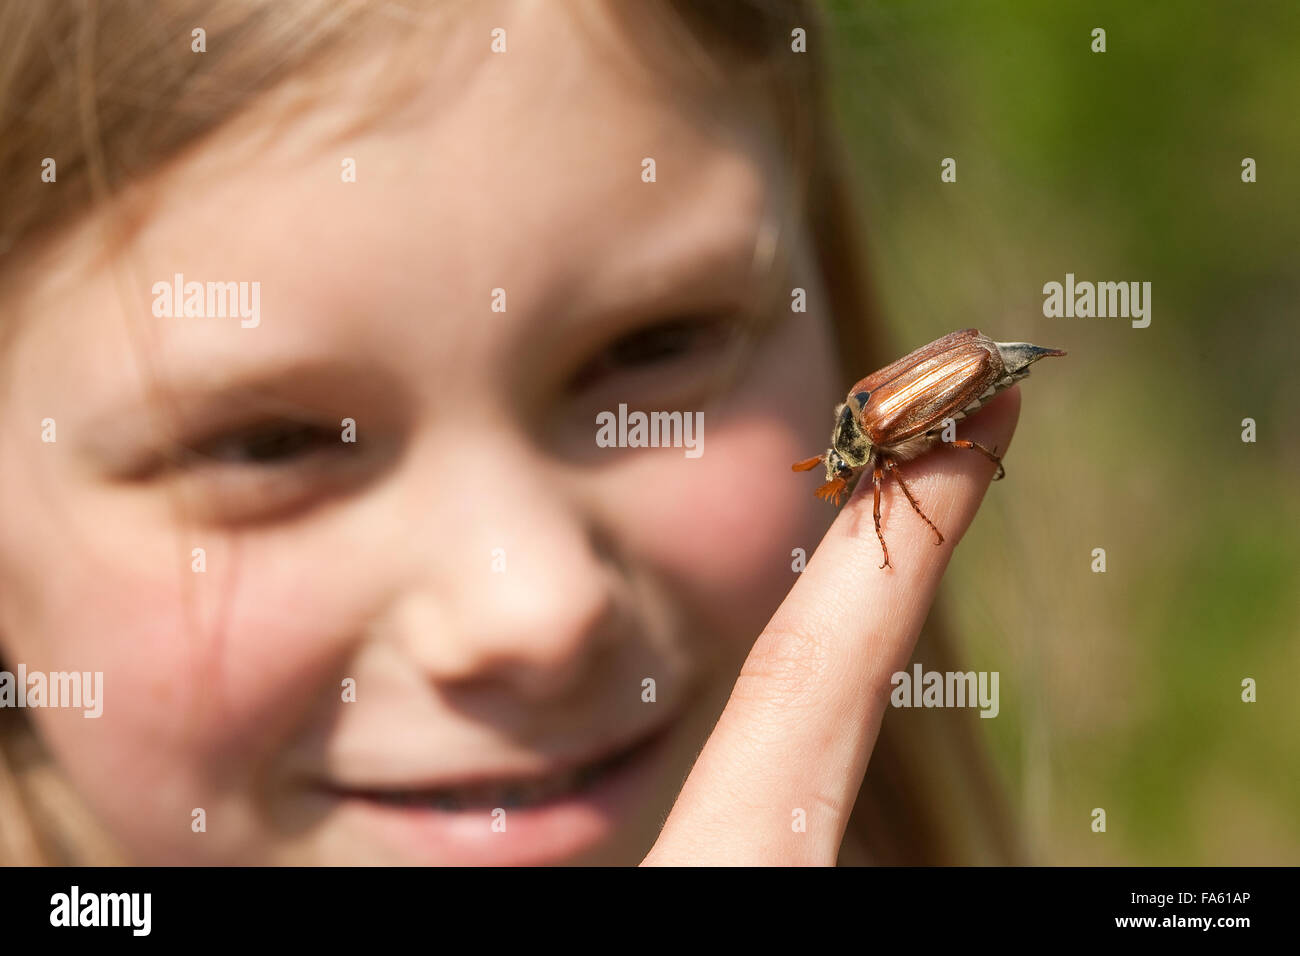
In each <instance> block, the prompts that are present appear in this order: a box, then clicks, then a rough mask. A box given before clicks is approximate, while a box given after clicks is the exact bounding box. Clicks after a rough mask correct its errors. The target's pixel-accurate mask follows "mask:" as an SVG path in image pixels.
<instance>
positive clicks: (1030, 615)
mask: <svg viewBox="0 0 1300 956" xmlns="http://www.w3.org/2000/svg"><path fill="white" fill-rule="evenodd" d="M827 9H828V12H829V20H830V25H831V27H832V28H833V29H832V31H831V36H832V39H833V42H834V43H835V49H834V51H833V53H834V58H833V62H834V63H835V68H834V70H833V74H834V78H835V96H836V101H837V102H836V106H837V110H838V113H839V115H840V118H841V121H842V125H843V128H844V129H845V131H846V135H847V137H848V140H849V145H850V147H851V149H852V152H853V154H854V162H855V163H856V165H857V172H858V180H859V190H860V192H861V195H862V198H863V202H864V206H865V208H866V211H867V214H868V244H869V248H870V251H871V257H872V262H873V265H874V277H873V278H874V281H875V284H876V287H877V292H878V296H879V300H880V305H881V306H882V308H883V311H884V317H885V321H886V324H887V326H888V329H889V334H890V337H891V342H892V349H893V351H894V352H897V353H898V354H901V353H902V352H903V351H906V350H908V349H911V348H914V347H916V346H918V345H921V344H923V343H925V342H927V341H929V340H931V339H933V338H937V337H938V336H939V335H942V334H944V333H946V332H949V331H951V330H953V329H957V328H962V327H965V326H975V327H978V328H980V329H981V330H983V331H985V332H987V333H989V334H990V335H992V336H993V337H994V338H996V339H1001V340H1004V341H1005V340H1028V341H1032V342H1035V343H1038V344H1041V345H1048V346H1052V347H1057V348H1063V349H1066V350H1068V351H1069V353H1070V354H1069V356H1068V357H1067V358H1065V359H1053V360H1051V362H1050V364H1049V363H1043V364H1042V365H1040V366H1038V367H1037V368H1036V369H1035V373H1036V374H1035V375H1034V376H1032V377H1031V378H1030V379H1029V380H1028V381H1027V382H1026V383H1025V384H1024V386H1022V394H1023V397H1024V406H1023V409H1022V412H1021V418H1020V425H1019V429H1018V431H1017V434H1016V439H1015V443H1014V446H1013V448H1012V450H1011V452H1010V454H1009V456H1008V458H1007V479H1006V480H1005V481H1003V482H1001V483H999V484H997V485H994V486H993V487H992V488H991V489H990V492H989V495H988V497H987V498H986V499H985V503H984V506H983V509H982V511H981V514H980V516H979V518H978V519H977V520H976V522H975V525H974V527H973V528H972V530H971V532H970V533H969V534H968V535H967V537H966V540H965V541H964V543H963V544H962V546H961V547H960V548H959V549H958V551H957V554H956V557H955V559H954V561H953V564H952V567H951V569H950V571H949V574H948V579H947V582H946V585H945V596H944V598H943V600H944V601H945V602H946V607H947V609H948V611H949V612H951V614H952V615H953V617H954V620H955V621H956V623H957V624H958V629H959V631H960V633H961V634H962V635H963V638H964V640H965V641H967V642H968V643H967V646H966V656H965V660H966V664H967V666H970V667H973V668H975V669H980V670H997V671H999V672H1000V673H1001V704H1002V710H1001V714H1000V715H999V717H998V718H997V719H995V720H981V721H976V723H978V724H979V725H981V730H982V731H983V733H984V734H985V735H986V737H987V739H988V741H989V744H990V746H991V748H992V750H993V752H994V754H995V756H996V759H997V760H998V762H999V764H1000V766H1001V769H1002V770H1003V772H1004V776H1005V779H1006V781H1007V783H1008V785H1009V788H1010V792H1011V796H1012V799H1013V802H1014V805H1015V808H1016V812H1017V815H1018V819H1019V822H1020V824H1021V828H1022V830H1023V832H1024V833H1025V835H1026V838H1027V845H1028V848H1029V850H1030V852H1031V854H1032V858H1033V859H1034V860H1036V861H1037V862H1043V863H1061V864H1064V863H1075V864H1095V863H1136V864H1188V865H1200V864H1296V863H1300V643H1298V642H1297V641H1296V633H1297V623H1296V622H1297V620H1298V619H1300V493H1298V489H1300V442H1297V441H1296V429H1295V427H1294V426H1295V424H1296V421H1297V418H1296V413H1295V410H1296V408H1297V404H1298V399H1300V384H1298V380H1300V376H1297V369H1298V368H1300V347H1298V346H1297V320H1298V318H1300V306H1298V303H1300V268H1298V265H1300V263H1298V261H1297V257H1298V255H1300V52H1298V51H1300V3H1296V2H1277V3H1261V2H1252V3H1249V4H1242V3H1236V2H1227V0H1216V2H1207V3H1190V2H1189V3H1141V4H1139V3H1132V2H1123V3H1119V2H1086V3H1085V2H1059V0H1053V2H1050V3H1049V2H1016V3H1011V2H996V3H984V2H980V3H974V2H962V0H947V2H933V0H927V2H903V0H896V2H880V0H873V2H870V3H865V2H830V3H828V4H827ZM1096 27H1102V28H1104V29H1105V30H1106V47H1107V49H1106V52H1105V53H1094V52H1092V49H1091V46H1092V35H1091V34H1092V30H1093V29H1094V28H1096ZM945 157H952V158H954V159H956V160H957V181H956V182H955V183H943V182H941V181H940V164H941V161H942V160H943V159H944V158H945ZM1245 157H1251V158H1253V159H1254V160H1255V161H1256V163H1257V173H1256V175H1257V181H1256V182H1254V183H1249V184H1248V183H1243V182H1242V178H1241V174H1242V160H1243V158H1245ZM1067 272H1072V273H1074V274H1075V277H1076V280H1091V281H1149V282H1151V283H1152V293H1151V325H1150V327H1148V328H1145V329H1135V328H1132V327H1131V325H1130V322H1129V321H1128V320H1127V319H1120V318H1045V317H1044V316H1043V300H1044V296H1043V292H1042V288H1043V284H1044V283H1046V282H1049V281H1056V282H1064V281H1065V274H1066V273H1067ZM890 357H893V355H892V352H891V355H890ZM1247 417H1249V418H1253V419H1254V420H1255V421H1256V423H1257V441H1256V443H1254V444H1246V443H1243V442H1242V440H1241V432H1242V425H1241V422H1242V419H1243V418H1247ZM1094 548H1105V550H1106V560H1107V571H1106V573H1104V574H1098V573H1094V572H1093V571H1092V570H1091V564H1092V560H1093V558H1092V551H1093V549H1094ZM1246 677H1251V678H1254V679H1255V681H1256V682H1257V685H1258V690H1257V693H1258V701H1257V702H1256V703H1251V704H1248V703H1243V702H1242V701H1241V694H1242V687H1241V682H1242V680H1243V678H1246ZM1094 807H1102V808H1104V809H1105V810H1106V813H1107V832H1106V833H1104V834H1097V833H1093V832H1092V830H1091V822H1092V818H1091V811H1092V808H1094Z"/></svg>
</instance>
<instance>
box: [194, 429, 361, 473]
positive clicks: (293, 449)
mask: <svg viewBox="0 0 1300 956" xmlns="http://www.w3.org/2000/svg"><path fill="white" fill-rule="evenodd" d="M346 447H347V445H346V444H345V443H344V442H343V441H342V436H341V433H340V432H339V431H338V430H336V429H325V428H321V427H319V426H317V425H308V424H303V423H299V422H275V423H268V424H264V425H256V426H252V427H250V428H245V429H241V430H239V431H236V432H231V433H229V434H226V435H221V436H219V437H217V438H213V439H209V440H207V441H204V442H202V443H201V444H199V445H197V446H196V447H194V449H193V451H194V453H195V454H196V455H197V456H198V457H199V459H200V460H206V461H211V462H215V463H219V464H226V465H250V466H255V465H267V466H269V465H278V464H284V463H287V462H292V461H295V460H297V459H300V458H304V457H306V456H307V455H310V454H312V453H314V452H318V451H322V450H325V451H328V450H339V449H342V448H346Z"/></svg>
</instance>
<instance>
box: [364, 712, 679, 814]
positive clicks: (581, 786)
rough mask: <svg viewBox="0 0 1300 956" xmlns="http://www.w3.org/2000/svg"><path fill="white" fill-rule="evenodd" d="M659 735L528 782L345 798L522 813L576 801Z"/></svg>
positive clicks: (450, 809) (381, 792)
mask: <svg viewBox="0 0 1300 956" xmlns="http://www.w3.org/2000/svg"><path fill="white" fill-rule="evenodd" d="M662 734H663V731H662V730H659V731H655V732H654V733H653V734H651V735H650V736H648V737H643V738H641V739H640V740H638V741H636V742H635V743H633V744H632V745H631V746H630V747H626V748H624V749H622V750H620V751H618V752H616V753H614V754H612V755H611V756H608V757H604V758H601V759H599V760H595V761H592V762H589V763H585V764H582V765H581V766H578V767H574V768H572V769H570V770H566V771H561V772H558V773H554V774H549V775H547V776H544V777H536V778H531V779H522V778H520V779H515V780H506V781H499V782H486V783H482V784H471V785H467V786H462V787H435V788H428V789H412V790H404V789H397V790H351V791H347V795H349V796H353V797H361V798H363V799H367V800H373V801H375V802H377V803H381V804H385V805H387V806H393V807H418V808H423V809H426V810H435V811H438V812H441V813H460V812H474V811H478V812H483V811H491V810H494V809H496V808H498V807H501V808H504V809H523V808H529V807H539V806H545V805H546V804H549V803H554V802H556V801H557V800H563V799H566V798H571V797H577V796H580V795H582V794H584V793H586V792H587V791H589V790H592V789H594V788H595V787H597V786H598V785H599V784H600V783H601V782H602V781H604V780H605V779H606V778H607V777H609V776H611V775H613V774H616V773H618V771H619V770H620V769H622V768H623V767H624V766H626V765H627V764H628V763H630V762H631V761H633V760H635V759H636V758H637V757H638V756H639V755H641V754H642V753H643V752H644V751H645V750H646V749H647V748H648V747H650V746H651V745H652V744H653V743H654V742H655V741H656V740H657V739H658V738H659V737H660V736H662Z"/></svg>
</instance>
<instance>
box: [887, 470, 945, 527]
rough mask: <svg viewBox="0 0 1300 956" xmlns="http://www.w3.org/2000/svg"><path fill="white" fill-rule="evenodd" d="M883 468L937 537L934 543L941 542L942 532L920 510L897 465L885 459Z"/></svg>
mask: <svg viewBox="0 0 1300 956" xmlns="http://www.w3.org/2000/svg"><path fill="white" fill-rule="evenodd" d="M885 470H886V471H888V472H889V473H890V474H892V475H893V476H894V480H895V481H897V482H898V487H900V488H902V489H903V494H905V495H907V500H908V501H909V502H911V505H912V510H913V511H915V512H916V513H917V514H919V515H920V516H921V520H922V521H924V522H925V523H926V524H928V525H929V526H930V530H931V531H933V532H934V533H935V535H936V536H937V537H938V538H939V540H938V541H936V542H935V544H936V545H940V544H943V534H942V533H941V532H940V531H939V529H938V528H936V527H935V526H934V522H933V521H931V520H930V519H929V518H927V517H926V516H925V512H924V511H922V510H921V505H920V503H919V502H917V500H916V499H915V498H913V497H912V492H911V491H910V490H909V489H908V487H907V483H906V482H904V481H903V473H902V472H901V471H899V470H898V465H897V464H896V463H895V462H893V461H886V462H885Z"/></svg>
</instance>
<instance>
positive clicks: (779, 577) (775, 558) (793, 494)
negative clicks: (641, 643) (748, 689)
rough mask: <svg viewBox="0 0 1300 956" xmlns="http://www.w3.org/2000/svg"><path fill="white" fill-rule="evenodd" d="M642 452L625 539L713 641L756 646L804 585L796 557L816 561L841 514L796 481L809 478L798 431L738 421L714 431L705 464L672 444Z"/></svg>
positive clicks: (629, 482)
mask: <svg viewBox="0 0 1300 956" xmlns="http://www.w3.org/2000/svg"><path fill="white" fill-rule="evenodd" d="M639 455H640V458H639V459H638V460H637V461H636V462H635V463H630V464H629V466H628V469H627V472H628V473H627V475H626V481H625V483H624V487H626V488H627V489H628V491H627V494H629V495H631V496H633V497H634V499H635V501H636V507H635V508H629V509H627V510H626V511H625V512H623V513H624V514H625V515H626V516H627V517H626V519H625V520H626V521H627V522H628V524H627V525H626V526H625V528H624V532H623V533H624V534H625V536H626V540H627V541H628V542H629V543H631V544H632V545H633V546H634V547H635V549H636V551H637V553H638V554H640V555H643V556H645V557H646V559H647V560H649V561H651V562H652V563H653V564H654V565H655V567H656V568H657V569H658V570H659V571H660V572H661V573H662V574H664V575H665V576H667V577H668V578H669V579H670V580H671V582H672V584H673V587H674V590H675V593H678V594H680V595H682V596H683V599H684V600H685V601H688V602H689V603H690V604H691V606H692V609H693V611H694V612H695V614H696V617H697V619H699V618H702V619H703V621H704V623H705V625H706V627H707V628H708V631H709V634H710V638H711V639H723V640H727V641H731V642H737V643H741V644H747V643H748V642H752V641H753V639H754V638H755V637H757V635H758V633H759V631H760V630H761V629H762V627H763V626H764V625H765V624H766V623H767V620H768V618H770V617H771V615H772V613H773V612H774V611H775V610H776V608H777V607H778V606H779V604H780V602H781V600H782V599H783V598H784V596H785V594H786V592H788V591H789V589H790V588H791V587H792V586H793V584H794V582H795V580H796V579H797V571H796V570H795V567H796V558H797V555H796V552H797V551H798V550H799V549H802V552H803V553H804V554H805V555H811V554H812V551H813V549H814V548H816V546H817V543H818V541H820V540H821V537H822V535H823V534H824V533H825V531H826V529H827V527H829V525H830V521H831V519H832V518H833V517H834V514H833V510H832V509H830V508H829V507H826V506H825V505H823V504H822V502H820V501H818V500H817V499H816V498H814V497H813V496H812V493H811V490H810V488H809V487H808V485H807V482H800V481H799V480H798V479H799V478H800V477H805V478H806V477H807V476H800V475H796V474H795V473H793V472H791V470H790V466H789V463H790V462H791V461H794V460H796V458H797V457H801V454H800V450H799V448H798V438H797V435H796V429H795V428H793V427H791V426H790V425H788V424H787V423H785V422H783V421H781V420H780V419H772V418H749V419H735V420H732V421H729V422H724V423H721V424H719V426H718V427H717V428H716V429H715V430H714V431H713V432H711V433H710V432H709V431H708V430H707V428H706V431H705V443H704V453H703V454H702V455H701V456H700V457H699V458H696V459H687V458H685V457H683V455H682V452H681V450H679V449H667V448H663V449H646V450H644V451H642V452H640V453H639ZM802 457H807V454H806V453H803V454H802ZM819 505H820V506H821V507H816V506H819Z"/></svg>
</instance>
